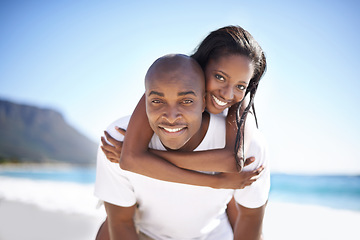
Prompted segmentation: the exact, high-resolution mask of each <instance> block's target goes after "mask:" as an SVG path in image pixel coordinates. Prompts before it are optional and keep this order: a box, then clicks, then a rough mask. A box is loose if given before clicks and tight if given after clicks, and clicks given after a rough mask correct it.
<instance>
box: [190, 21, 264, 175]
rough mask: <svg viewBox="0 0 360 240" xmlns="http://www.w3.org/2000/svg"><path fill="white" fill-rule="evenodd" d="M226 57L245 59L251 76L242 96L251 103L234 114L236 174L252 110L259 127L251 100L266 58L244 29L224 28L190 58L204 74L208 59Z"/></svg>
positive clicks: (215, 32)
mask: <svg viewBox="0 0 360 240" xmlns="http://www.w3.org/2000/svg"><path fill="white" fill-rule="evenodd" d="M228 55H243V56H246V57H248V58H249V59H250V60H251V62H252V64H253V66H254V73H253V76H252V78H251V79H250V82H249V85H248V87H247V89H246V92H245V96H244V98H245V97H246V96H247V94H249V95H250V101H249V103H248V105H247V106H246V107H245V109H244V110H243V111H242V108H241V103H242V101H243V99H244V98H243V99H242V100H241V102H240V103H239V104H238V106H237V111H236V125H237V133H236V141H235V148H234V152H235V159H236V162H237V166H238V170H239V172H240V171H241V170H242V169H243V167H244V162H245V153H244V125H245V120H246V117H247V114H248V112H249V110H250V108H252V110H253V113H254V116H255V121H256V126H258V123H257V118H256V114H255V107H254V97H255V93H256V90H257V87H258V85H259V82H260V79H261V77H262V76H263V74H264V73H265V70H266V58H265V54H264V52H263V50H262V49H261V47H260V45H259V44H258V43H257V42H256V40H255V39H254V38H253V36H252V35H251V34H250V33H249V32H248V31H246V30H245V29H243V28H241V27H239V26H227V27H223V28H220V29H218V30H215V31H213V32H211V33H210V34H209V35H208V36H207V37H206V38H205V39H204V40H203V41H202V42H201V43H200V45H199V46H198V47H197V48H196V51H195V53H194V54H193V55H192V56H191V57H193V58H194V59H195V60H197V61H198V63H199V64H200V66H201V67H202V69H203V70H204V71H205V68H206V65H207V63H208V61H209V60H210V59H214V60H216V59H218V58H220V57H223V56H228Z"/></svg>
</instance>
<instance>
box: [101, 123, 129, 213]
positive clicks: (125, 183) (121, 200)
mask: <svg viewBox="0 0 360 240" xmlns="http://www.w3.org/2000/svg"><path fill="white" fill-rule="evenodd" d="M128 121H129V117H124V118H121V119H118V120H117V121H115V122H113V123H112V124H111V125H110V126H109V127H108V129H107V132H108V133H109V134H110V135H111V136H112V137H113V138H115V139H117V140H120V141H122V140H123V136H122V135H121V134H120V133H118V132H117V131H116V130H115V126H119V127H121V128H124V129H126V128H127V124H128ZM94 194H95V196H96V197H98V198H99V199H100V200H102V201H105V202H108V203H111V204H114V205H117V206H121V207H130V206H132V205H134V204H135V203H136V197H135V194H134V190H133V187H132V186H131V184H130V182H129V180H128V178H127V177H126V171H124V170H122V169H121V168H120V166H119V164H118V163H113V162H110V161H109V160H108V159H107V158H106V156H105V154H104V153H103V151H102V150H101V148H100V146H99V148H98V153H97V163H96V180H95V192H94Z"/></svg>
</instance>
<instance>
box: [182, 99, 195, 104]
mask: <svg viewBox="0 0 360 240" xmlns="http://www.w3.org/2000/svg"><path fill="white" fill-rule="evenodd" d="M193 102H194V101H193V100H191V99H186V100H183V104H191V103H193Z"/></svg>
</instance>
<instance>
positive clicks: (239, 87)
mask: <svg viewBox="0 0 360 240" xmlns="http://www.w3.org/2000/svg"><path fill="white" fill-rule="evenodd" d="M237 88H238V89H239V90H245V89H246V87H245V86H244V85H237Z"/></svg>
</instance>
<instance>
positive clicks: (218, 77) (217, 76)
mask: <svg viewBox="0 0 360 240" xmlns="http://www.w3.org/2000/svg"><path fill="white" fill-rule="evenodd" d="M215 77H216V78H217V79H218V80H219V81H222V82H223V81H225V78H224V77H223V76H221V75H219V74H215Z"/></svg>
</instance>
